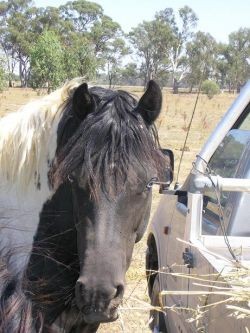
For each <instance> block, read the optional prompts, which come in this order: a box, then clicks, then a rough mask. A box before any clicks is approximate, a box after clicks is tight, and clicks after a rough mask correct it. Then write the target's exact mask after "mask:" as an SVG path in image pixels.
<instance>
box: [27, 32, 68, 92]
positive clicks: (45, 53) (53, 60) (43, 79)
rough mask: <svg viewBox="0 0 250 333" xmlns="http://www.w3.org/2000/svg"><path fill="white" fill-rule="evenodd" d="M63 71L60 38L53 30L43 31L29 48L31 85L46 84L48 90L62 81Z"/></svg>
mask: <svg viewBox="0 0 250 333" xmlns="http://www.w3.org/2000/svg"><path fill="white" fill-rule="evenodd" d="M64 73H65V71H64V52H63V48H62V45H61V43H60V40H59V38H58V36H57V35H56V34H55V33H54V32H53V31H45V32H44V33H43V34H42V35H41V36H40V37H39V38H38V40H37V42H36V44H35V45H34V46H33V47H32V50H31V82H32V86H33V87H34V88H41V87H44V86H47V88H48V92H50V91H51V90H53V89H55V88H56V87H57V86H58V85H59V84H61V83H62V82H63V81H64V79H65V74H64Z"/></svg>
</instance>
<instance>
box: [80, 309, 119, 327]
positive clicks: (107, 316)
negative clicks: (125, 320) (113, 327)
mask: <svg viewBox="0 0 250 333" xmlns="http://www.w3.org/2000/svg"><path fill="white" fill-rule="evenodd" d="M83 319H84V321H85V322H86V323H87V324H97V323H109V322H113V321H116V320H117V319H118V311H117V309H115V310H113V311H109V312H91V313H88V314H83Z"/></svg>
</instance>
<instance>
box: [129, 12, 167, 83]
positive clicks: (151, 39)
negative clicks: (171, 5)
mask: <svg viewBox="0 0 250 333" xmlns="http://www.w3.org/2000/svg"><path fill="white" fill-rule="evenodd" d="M171 38H172V32H171V29H170V27H169V25H166V24H165V23H164V22H163V21H162V20H158V19H156V20H153V21H144V22H143V23H141V24H139V25H138V26H137V27H136V28H133V29H132V31H131V32H130V33H129V39H130V42H131V43H132V45H133V47H134V49H135V50H136V52H137V55H138V56H139V57H140V59H142V64H141V69H142V73H143V76H144V86H146V84H147V82H148V81H149V80H151V79H153V78H157V76H158V73H159V72H160V71H162V70H163V69H165V70H166V69H167V68H168V65H169V61H168V49H169V48H170V41H171Z"/></svg>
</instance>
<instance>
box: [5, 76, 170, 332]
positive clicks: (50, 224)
mask: <svg viewBox="0 0 250 333" xmlns="http://www.w3.org/2000/svg"><path fill="white" fill-rule="evenodd" d="M161 105H162V94H161V90H160V88H159V86H158V84H157V83H156V82H155V81H152V80H151V81H149V83H148V86H147V89H146V91H145V92H144V94H143V95H142V97H141V98H140V99H139V101H137V99H136V98H135V97H134V96H132V95H131V94H129V93H127V92H125V91H122V90H117V91H114V90H108V89H105V88H102V87H95V86H93V87H88V85H87V83H85V82H83V81H81V80H79V79H75V80H72V81H70V82H68V83H66V84H65V85H64V86H63V87H62V88H61V89H58V90H57V91H55V92H53V93H51V94H50V95H48V96H45V97H43V98H41V99H39V100H36V101H33V102H30V103H29V104H27V105H26V106H24V107H23V108H21V109H20V110H19V111H18V112H14V113H11V114H8V115H6V116H5V117H3V118H2V119H1V120H0V168H1V169H0V282H2V284H1V287H0V304H1V305H0V331H2V332H5V333H28V332H29V333H37V332H44V333H45V332H46V333H48V332H67V333H84V332H88V333H91V332H96V331H97V329H98V327H99V325H100V323H105V322H110V321H114V320H116V319H117V317H118V307H119V305H120V304H121V302H122V298H123V294H124V288H125V273H126V271H127V269H128V267H129V265H130V262H131V257H132V251H133V247H134V244H135V243H136V242H138V241H139V240H140V239H141V238H142V236H143V234H144V232H145V229H146V227H147V224H148V220H149V214H150V207H151V200H152V193H151V187H152V186H151V184H152V179H156V178H157V179H164V177H165V169H166V167H169V161H168V160H167V159H166V158H165V156H164V155H163V153H162V152H161V149H160V145H159V140H158V135H157V130H156V127H155V125H154V123H155V120H156V119H157V117H158V116H159V114H160V110H161ZM12 310H13V311H12Z"/></svg>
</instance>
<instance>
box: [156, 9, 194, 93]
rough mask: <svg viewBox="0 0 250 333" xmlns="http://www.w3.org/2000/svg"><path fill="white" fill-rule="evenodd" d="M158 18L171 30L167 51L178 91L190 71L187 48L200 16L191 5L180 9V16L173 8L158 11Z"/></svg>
mask: <svg viewBox="0 0 250 333" xmlns="http://www.w3.org/2000/svg"><path fill="white" fill-rule="evenodd" d="M156 19H157V20H159V21H160V22H162V23H163V24H165V25H166V26H168V27H169V29H170V31H171V38H170V43H169V45H168V48H167V50H166V53H167V57H168V59H169V67H170V69H169V71H170V73H171V75H172V82H173V92H174V93H178V86H179V84H180V82H181V81H182V80H183V79H184V78H185V76H186V75H187V73H188V69H189V66H188V62H187V56H186V48H187V43H188V42H190V41H191V40H192V38H193V36H194V29H195V27H196V24H197V21H198V17H197V16H196V14H195V12H194V11H193V10H192V9H191V8H190V7H188V6H184V7H183V8H180V9H179V11H178V17H177V16H176V15H175V13H174V11H173V9H172V8H166V9H164V10H162V11H160V12H158V13H156Z"/></svg>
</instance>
